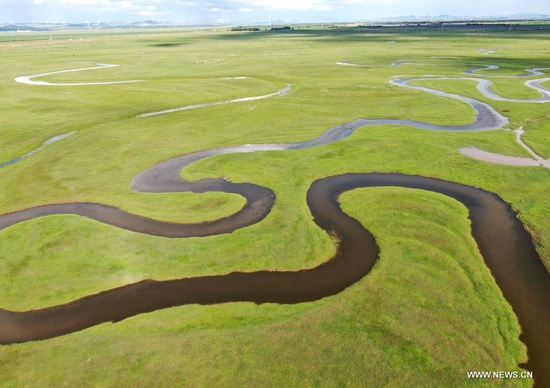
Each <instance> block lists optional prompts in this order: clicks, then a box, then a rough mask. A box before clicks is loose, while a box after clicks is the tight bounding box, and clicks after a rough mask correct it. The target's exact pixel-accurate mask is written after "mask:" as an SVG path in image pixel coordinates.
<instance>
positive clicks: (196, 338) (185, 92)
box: [0, 30, 550, 386]
mask: <svg viewBox="0 0 550 388" xmlns="http://www.w3.org/2000/svg"><path fill="white" fill-rule="evenodd" d="M57 38H58V39H56V40H52V41H48V40H41V39H36V40H32V39H29V40H22V39H17V40H13V41H6V42H0V55H1V56H2V59H3V60H2V63H0V70H1V71H0V74H2V77H1V78H0V92H2V93H1V94H0V100H1V102H2V104H0V117H1V118H0V121H1V122H2V125H0V136H1V138H2V145H1V146H0V162H2V161H5V160H9V159H11V158H13V157H16V156H18V155H21V154H23V153H25V152H28V151H30V150H31V149H33V148H36V147H38V146H39V145H40V144H41V143H42V142H43V141H45V140H47V139H49V138H51V137H52V136H55V135H58V134H61V133H66V132H69V131H73V130H77V131H78V132H77V133H76V134H74V135H72V136H71V137H69V138H67V139H64V140H62V141H60V142H58V143H56V144H53V145H51V146H49V147H48V148H46V149H44V150H42V151H40V152H39V153H37V154H35V155H33V156H31V157H29V158H27V159H24V160H23V161H21V162H19V163H17V164H15V165H12V166H8V167H5V168H2V169H0V179H1V180H2V183H3V184H2V185H1V187H0V213H1V214H3V213H6V212H10V211H14V210H17V209H21V208H25V207H29V206H37V205H41V204H45V203H53V202H66V201H92V202H100V203H105V204H109V205H114V206H118V207H121V208H123V209H125V210H127V211H131V212H134V213H137V214H142V215H146V216H150V217H154V218H158V219H163V220H169V221H179V222H200V221H204V220H212V219H216V218H219V217H223V216H226V215H229V214H232V213H233V212H235V211H236V210H238V209H240V208H241V207H242V206H243V204H244V201H243V199H242V198H240V197H237V196H234V195H226V194H220V193H209V194H191V193H183V194H142V193H135V192H133V191H131V189H130V181H131V179H132V177H133V176H135V175H136V174H137V173H139V172H141V171H143V170H144V169H146V168H148V167H150V166H151V165H153V164H155V163H157V162H159V161H162V160H165V159H168V158H170V157H174V156H178V155H183V154H185V153H189V152H193V151H198V150H203V149H210V148H216V147H225V146H231V145H242V144H254V143H278V142H296V141H303V140H309V139H313V138H315V137H317V136H319V135H320V134H321V133H322V132H323V131H325V130H326V129H328V128H330V127H332V126H335V125H339V124H342V123H345V122H350V121H352V120H355V119H357V118H361V117H364V118H396V119H412V120H418V121H428V122H431V123H438V124H448V125H450V124H453V125H454V124H464V123H469V122H471V121H472V120H473V115H474V112H473V111H472V110H471V108H470V107H469V106H468V105H466V104H463V103H461V102H459V101H455V100H452V99H447V98H442V97H437V96H433V95H430V94H427V93H424V92H421V91H417V90H409V89H403V88H399V87H396V86H392V85H390V84H389V83H388V80H389V79H390V77H392V76H395V75H408V76H421V75H423V74H440V75H448V76H460V72H461V71H462V70H465V69H471V68H475V66H472V65H471V64H479V63H481V64H484V63H487V64H496V65H499V66H501V70H499V71H497V72H495V74H506V75H509V74H519V73H522V72H523V70H524V69H525V68H530V67H544V66H545V65H543V63H546V61H547V60H548V54H547V41H546V38H545V37H544V36H526V35H524V34H518V35H514V34H509V35H506V36H505V37H501V36H499V35H495V34H479V35H469V36H468V39H467V40H465V39H464V37H463V36H462V33H461V34H458V33H457V34H453V33H452V32H449V33H448V34H439V33H438V34H436V33H433V32H430V31H427V32H425V33H422V32H418V31H416V32H414V33H411V34H405V33H402V32H401V33H393V32H392V33H383V32H379V33H378V32H375V31H370V30H369V31H366V32H361V33H358V32H353V33H349V32H346V31H340V32H338V31H323V30H321V31H307V32H300V31H295V32H293V33H291V34H271V33H229V32H219V33H194V32H178V31H170V32H159V33H156V34H151V33H147V34H141V33H138V32H135V33H132V34H112V35H111V34H106V35H102V36H98V35H95V34H87V33H82V34H81V35H78V36H76V35H74V33H71V34H70V35H63V34H60V35H59V36H58V37H57ZM387 41H395V43H392V44H388V43H387ZM491 47H497V48H498V50H497V51H496V52H495V53H493V54H491V55H485V54H483V51H480V50H479V48H491ZM434 56H437V57H446V56H449V57H450V56H452V57H453V59H441V60H438V59H434V58H432V57H434ZM404 58H414V62H418V63H422V64H421V65H412V64H409V65H402V66H391V63H393V62H395V61H397V60H399V59H404ZM338 61H350V62H357V63H361V64H362V65H363V66H361V67H351V66H339V65H337V64H336V63H337V62H338ZM83 62H86V63H84V64H83ZM90 62H93V63H95V62H100V63H116V64H120V66H119V67H116V68H110V69H102V70H93V71H83V72H74V73H66V74H57V75H52V76H49V77H44V79H43V80H45V81H46V80H47V81H49V82H98V81H109V80H129V79H139V80H143V82H140V83H134V84H120V85H97V86H80V87H76V86H72V87H71V86H51V87H49V86H48V87H46V86H42V87H41V86H31V85H22V84H17V83H15V82H14V81H13V79H14V78H15V77H17V76H21V75H30V74H38V73H44V72H48V71H56V70H61V69H68V68H78V67H84V66H87V65H89V63H90ZM442 64H445V66H442ZM238 76H246V77H251V78H250V79H233V80H222V79H219V78H226V77H238ZM286 84H292V89H291V92H290V93H289V94H288V95H286V96H280V97H272V98H269V99H264V100H256V101H248V102H242V103H235V104H227V105H219V106H215V107H209V108H201V109H195V110H190V111H184V112H177V113H172V114H166V115H160V116H154V117H147V118H136V117H135V116H136V115H138V114H140V113H145V112H151V111H157V110H164V109H170V108H177V107H179V106H185V105H189V104H198V103H204V102H213V101H224V100H229V99H234V98H239V97H247V96H255V95H263V94H269V93H272V92H274V91H276V90H279V89H281V88H282V87H284V86H285V85H286ZM418 84H419V85H423V86H429V87H433V88H437V89H440V90H445V91H448V92H451V93H457V94H461V95H465V96H468V97H473V98H477V99H480V100H483V101H485V102H487V103H489V104H490V105H492V106H493V107H495V109H497V110H499V111H501V112H503V114H505V115H506V116H507V117H509V118H510V121H511V125H510V127H511V128H516V127H518V126H520V125H524V126H525V129H526V135H525V140H526V142H528V144H529V145H530V146H532V147H533V149H535V150H536V151H537V152H541V154H542V155H543V156H544V155H545V151H544V150H546V149H547V148H548V140H547V138H546V136H545V124H544V123H546V122H547V105H544V104H517V103H508V102H495V101H492V100H488V99H484V97H483V96H481V95H480V94H479V92H477V90H476V89H475V84H474V83H473V82H468V81H435V80H432V81H418ZM494 90H495V91H497V92H498V93H501V94H502V95H504V96H506V97H524V96H525V97H531V93H530V92H529V91H528V90H527V91H526V90H525V86H524V85H523V81H521V80H507V79H498V80H495V88H494ZM544 119H546V120H544ZM531 123H533V124H531ZM465 146H476V147H479V148H482V149H485V150H487V151H490V152H497V153H502V154H507V155H517V156H527V155H526V154H525V151H524V150H523V149H522V148H521V147H520V146H519V145H518V144H517V143H516V141H515V135H514V133H512V132H511V131H492V132H482V133H443V132H432V131H421V130H417V129H413V128H409V127H403V126H389V125H377V126H371V127H365V128H361V129H359V130H357V131H356V132H355V133H354V134H353V135H352V136H351V137H349V138H347V139H345V140H342V141H340V142H337V143H334V144H330V145H326V146H322V147H317V148H312V149H307V150H302V151H285V152H258V153H254V154H231V155H224V156H218V157H214V158H210V159H206V160H203V161H201V162H199V163H196V164H193V165H191V166H189V167H188V168H186V169H185V170H184V171H182V175H183V176H185V177H186V178H187V179H191V180H194V179H203V178H208V177H225V178H226V179H228V180H231V181H233V182H253V183H256V184H261V185H265V186H268V187H270V188H271V189H273V190H274V191H275V192H276V195H277V202H276V205H275V207H274V209H273V211H272V212H271V213H270V214H269V215H268V216H267V218H266V219H265V220H264V221H262V222H261V223H259V224H257V225H253V226H251V227H248V228H245V229H241V230H238V231H236V232H234V233H232V234H230V235H221V236H216V237H207V238H191V239H181V240H179V239H166V238H157V237H151V236H146V235H140V234H136V233H131V232H128V231H124V230H119V229H116V228H113V227H110V226H106V225H102V224H99V223H97V222H94V221H90V220H87V219H83V218H79V217H76V216H50V217H45V218H42V219H37V220H33V221H29V222H25V223H22V224H19V225H16V226H14V227H11V228H9V229H6V230H2V231H0V276H1V278H2V279H3V281H2V282H0V307H3V308H7V309H13V310H27V309H36V308H41V307H47V306H51V305H54V304H58V303H63V302H67V301H70V300H73V299H75V298H79V297H82V296H84V295H87V294H90V293H95V292H99V291H102V290H106V289H109V288H112V287H116V286H120V285H123V284H128V283H132V282H135V281H139V280H141V279H147V278H154V279H169V278H176V277H187V276H197V275H208V274H223V273H228V272H231V271H255V270H260V269H272V270H275V269H278V270H298V269H301V268H305V267H312V266H315V265H318V264H320V263H322V262H324V261H326V260H328V259H329V258H330V257H331V256H332V255H333V254H334V250H335V248H334V244H333V242H332V241H331V239H330V238H329V237H328V236H326V235H325V234H324V232H322V231H321V230H320V229H319V228H318V227H317V226H316V225H315V224H314V222H313V221H312V219H311V215H310V214H309V210H308V208H307V206H306V204H305V195H306V192H307V189H308V187H309V185H310V184H311V182H312V181H314V180H315V179H318V178H321V177H324V176H329V175H335V174H341V173H345V172H373V171H376V172H401V173H407V174H416V175H423V176H430V177H437V178H442V179H447V180H452V181H456V182H460V183H464V184H468V185H472V186H479V187H482V188H484V189H486V190H490V191H494V192H496V193H497V194H499V195H500V196H501V197H502V198H504V199H505V200H506V201H508V202H510V203H511V204H512V206H513V207H514V208H515V209H516V210H518V211H519V216H520V218H521V219H522V221H523V222H524V223H525V224H526V225H527V227H528V228H529V230H530V231H531V233H532V235H533V237H534V239H535V242H536V245H537V249H538V251H539V254H540V255H541V258H542V260H543V261H544V263H545V264H546V265H547V267H550V218H549V216H548V210H547V209H548V208H549V206H550V198H549V196H548V194H547V193H548V192H549V189H550V180H549V178H550V176H549V172H548V171H547V170H545V169H542V168H535V167H509V166H499V165H494V164H490V163H487V162H482V161H477V160H473V159H469V158H467V157H465V156H463V155H461V154H460V153H459V152H457V151H456V150H457V148H460V147H465ZM341 202H342V205H343V209H344V210H345V211H346V212H348V213H349V214H351V215H352V216H354V217H356V218H357V219H359V220H360V221H361V222H362V223H363V224H364V225H365V227H367V228H368V229H369V230H371V231H372V232H373V234H374V235H375V236H376V238H377V241H378V243H379V245H380V248H381V256H380V261H379V263H378V264H377V265H376V267H375V269H374V270H373V272H372V273H371V274H369V275H368V276H366V277H365V278H364V279H362V280H361V281H360V282H358V283H357V284H355V285H353V286H352V287H350V288H349V289H348V290H346V291H344V292H342V293H341V294H338V295H335V296H333V297H330V298H326V299H323V300H321V301H318V302H314V303H306V304H299V305H293V306H279V305H262V306H255V305H253V304H249V303H232V304H225V305H219V306H209V307H205V306H183V307H177V308H173V309H169V310H163V311H157V312H154V313H150V314H144V315H140V316H137V317H134V318H131V319H127V320H125V321H123V322H120V323H117V324H104V325H101V326H98V327H95V328H91V329H89V330H85V331H82V332H79V333H74V334H71V335H68V336H64V337H60V338H55V339H51V340H47V341H40V342H34V343H27V344H21V345H10V346H3V347H0V374H1V375H2V377H3V381H2V384H3V385H5V386H23V385H32V384H34V382H36V381H40V382H41V385H46V386H59V385H69V386H73V385H79V386H113V385H117V386H148V385H166V386H170V385H187V386H242V385H254V386H304V385H305V386H308V385H309V386H374V385H383V384H387V385H389V386H402V385H404V384H406V385H412V386H469V385H475V386H483V384H484V382H483V381H471V380H467V379H466V371H469V370H515V369H516V368H517V365H518V363H520V362H522V361H525V359H526V352H525V349H524V347H523V345H522V343H521V342H520V341H519V338H518V336H519V333H520V329H519V327H518V324H517V321H516V318H515V316H514V314H513V312H512V311H511V308H510V307H509V306H508V304H507V303H506V301H505V300H504V299H503V298H502V295H501V294H500V291H499V289H498V287H497V286H496V285H495V283H494V281H493V279H492V277H491V275H490V273H489V271H488V270H487V269H486V267H485V266H484V264H483V260H482V258H481V257H480V255H479V253H478V251H477V247H476V245H475V242H474V241H473V239H472V238H471V236H470V232H469V223H468V220H467V218H466V210H465V209H464V208H462V207H461V206H460V205H458V204H457V203H455V202H454V201H452V200H449V199H447V198H442V197H440V196H437V195H434V194H428V193H419V192H416V191H412V190H397V189H384V188H381V189H370V190H356V191H353V192H350V193H347V194H345V195H344V196H343V197H342V199H341ZM275 360H277V361H276V362H275ZM493 383H494V381H487V382H486V385H487V386H493V385H492V384H493ZM530 383H531V382H530V381H529V380H527V381H520V380H510V381H506V384H509V386H524V385H529V384H530Z"/></svg>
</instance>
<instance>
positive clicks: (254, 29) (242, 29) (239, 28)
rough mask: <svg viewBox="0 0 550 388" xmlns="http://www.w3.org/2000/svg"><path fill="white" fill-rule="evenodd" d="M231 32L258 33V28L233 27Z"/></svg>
mask: <svg viewBox="0 0 550 388" xmlns="http://www.w3.org/2000/svg"><path fill="white" fill-rule="evenodd" d="M231 31H260V29H259V28H258V27H233V28H231Z"/></svg>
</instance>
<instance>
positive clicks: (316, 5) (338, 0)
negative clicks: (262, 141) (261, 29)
mask: <svg viewBox="0 0 550 388" xmlns="http://www.w3.org/2000/svg"><path fill="white" fill-rule="evenodd" d="M516 13H538V14H550V1H549V0H454V1H450V0H207V1H195V0H0V23H2V22H3V23H12V22H15V23H21V22H33V21H35V22H36V23H43V22H47V23H61V22H64V23H80V22H85V21H89V22H93V23H97V22H101V21H102V22H110V21H124V22H135V21H144V20H155V21H163V22H178V23H190V24H201V23H225V24H241V23H244V22H248V23H253V22H265V21H269V20H274V21H275V20H282V21H285V22H312V21H317V22H323V21H361V20H372V19H378V18H385V17H393V16H404V15H417V16H424V15H430V16H438V15H456V16H482V15H510V14H516Z"/></svg>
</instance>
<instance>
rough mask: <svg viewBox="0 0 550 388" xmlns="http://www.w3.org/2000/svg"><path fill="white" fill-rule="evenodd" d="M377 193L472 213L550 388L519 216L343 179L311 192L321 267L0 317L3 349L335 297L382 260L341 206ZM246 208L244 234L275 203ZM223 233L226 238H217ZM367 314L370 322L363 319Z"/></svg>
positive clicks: (549, 361)
mask: <svg viewBox="0 0 550 388" xmlns="http://www.w3.org/2000/svg"><path fill="white" fill-rule="evenodd" d="M381 186H396V187H405V188H415V189H422V190H428V191H432V192H436V193H440V194H443V195H447V196H449V197H452V198H455V199H456V200H458V201H460V202H462V203H463V204H464V205H465V206H466V207H467V208H468V210H469V217H470V219H471V222H472V234H473V236H474V238H475V240H476V242H477V244H478V246H479V249H480V252H481V254H482V256H483V258H484V260H485V262H486V264H487V266H488V267H489V268H490V270H491V273H492V274H493V276H494V278H495V280H496V282H497V284H498V285H499V287H500V289H501V290H502V293H503V294H504V296H505V298H506V299H507V300H508V302H509V303H510V304H511V305H512V307H513V310H514V312H515V313H516V314H517V316H518V319H519V322H520V324H521V327H522V329H523V334H522V336H521V339H522V341H523V342H524V343H525V344H526V345H527V348H528V355H529V362H528V363H527V364H526V365H524V367H525V368H527V369H529V370H532V371H533V372H534V375H535V379H536V383H537V385H539V386H550V357H548V355H549V354H550V306H549V301H550V275H549V274H548V272H547V271H546V269H545V267H544V265H543V264H542V262H541V260H540V258H539V256H538V255H537V252H536V251H535V248H534V246H533V243H532V240H531V237H530V235H529V234H528V232H527V231H526V230H525V228H524V227H523V225H522V223H521V222H520V221H519V220H518V218H517V217H516V214H515V212H514V211H513V210H512V209H511V207H510V205H508V204H507V203H506V202H504V201H503V200H502V199H500V197H498V196H497V195H496V194H493V193H490V192H487V191H484V190H481V189H478V188H474V187H470V186H465V185H461V184H458V183H454V182H448V181H443V180H439V179H433V178H424V177H418V176H407V175H401V174H374V173H373V174H345V175H338V176H333V177H329V178H324V179H320V180H318V181H315V182H314V183H313V184H312V185H311V187H310V189H309V191H308V194H307V204H308V206H309V207H310V210H311V213H312V215H313V217H314V219H315V222H316V223H317V224H318V225H319V226H320V227H321V228H322V229H324V230H325V231H326V232H327V233H329V234H331V235H332V236H336V237H337V239H338V241H339V245H338V249H337V253H336V255H335V256H334V257H333V258H331V259H330V260H329V261H327V262H325V263H323V264H321V265H319V266H318V267H315V268H312V269H305V270H300V271H296V272H278V271H257V272H250V273H244V272H232V273H229V274H225V275H217V276H201V277H194V278H183V279H174V280H166V281H155V280H144V281H141V282H138V283H135V284H130V285H126V286H123V287H119V288H115V289H111V290H108V291H104V292H101V293H98V294H94V295H89V296H86V297H83V298H81V299H78V300H75V301H73V302H70V303H67V304H62V305H58V306H53V307H49V308H44V309H39V310H31V311H25V312H15V311H8V310H3V309H0V343H2V344H11V343H18V342H25V341H33V340H41V339H47V338H51V337H55V336H59V335H63V334H67V333H72V332H75V331H79V330H82V329H85V328H87V327H90V326H94V325H97V324H100V323H103V322H116V321H120V320H123V319H125V318H128V317H131V316H134V315H137V314H141V313H145V312H150V311H154V310H157V309H162V308H167V307H172V306H179V305H184V304H204V305H208V304H216V303H226V302H238V301H248V302H254V303H258V304H260V303H280V304H292V303H300V302H307V301H314V300H318V299H320V298H323V297H326V296H329V295H334V294H337V293H339V292H341V291H343V290H344V289H346V288H347V287H349V286H350V285H352V284H354V283H355V282H357V281H358V280H360V279H361V278H363V277H364V276H365V275H367V274H368V273H369V272H370V270H371V269H372V267H373V266H374V264H375V263H376V261H377V260H378V253H379V249H378V247H377V245H376V244H375V241H374V238H373V236H372V235H371V234H370V233H369V232H368V231H367V230H366V229H365V228H363V226H362V225H361V224H360V223H359V222H358V221H357V220H355V219H353V218H351V217H350V216H348V215H346V214H345V213H343V212H342V211H341V209H340V206H339V204H338V196H339V195H340V194H341V193H343V192H345V191H348V190H353V189H355V188H360V187H381ZM247 189H248V187H247ZM247 199H248V203H249V204H248V205H247V206H250V203H256V204H257V208H255V211H254V212H252V214H253V216H252V217H249V218H248V219H247V220H245V221H244V223H243V220H239V217H241V216H242V214H243V213H245V214H246V212H247V210H246V207H247V206H245V208H244V209H243V210H242V211H241V212H239V213H237V214H235V215H233V216H231V217H236V218H235V219H237V220H239V221H238V223H239V225H240V227H242V226H243V225H244V224H247V223H255V222H257V219H258V217H259V218H263V217H265V215H266V214H267V213H268V212H269V209H270V208H271V207H272V205H273V203H274V200H275V196H274V195H273V194H272V193H271V192H262V191H259V192H257V193H253V194H250V195H249V198H247ZM58 206H62V205H58ZM67 206H71V207H72V208H71V209H66V208H65V209H63V208H57V209H55V210H57V211H53V210H54V209H50V210H49V211H47V213H48V214H59V213H63V214H65V213H73V214H80V215H83V216H90V214H88V213H90V212H91V213H94V212H96V213H98V214H101V217H97V216H93V214H92V218H95V219H100V220H101V221H102V222H105V223H108V224H112V225H116V226H119V227H126V226H125V225H126V224H127V225H131V224H132V222H134V221H132V219H129V220H126V221H124V222H120V219H121V214H128V213H124V212H121V211H120V210H119V209H117V208H114V207H110V206H105V205H99V204H67ZM90 206H91V209H92V210H90ZM95 207H100V209H99V210H97V209H95ZM47 208H48V207H47V206H46V207H36V208H32V209H27V210H26V211H23V212H27V213H25V214H24V217H22V219H31V218H35V217H40V216H42V215H44V209H47ZM260 208H263V211H262V210H261V209H260ZM69 210H70V211H69ZM20 213H21V212H18V213H11V214H7V215H3V216H0V228H5V227H7V226H9V225H13V224H14V223H17V222H20V221H21V220H14V219H10V217H12V218H13V216H14V215H17V214H20ZM239 214H240V215H239ZM130 216H131V217H139V216H134V215H130ZM231 217H229V219H230V218H231ZM122 218H124V217H122ZM245 218H246V217H245ZM226 221H227V219H226ZM229 221H231V219H230V220H229ZM149 222H150V224H148V223H149ZM125 223H126V224H125ZM136 223H137V224H138V225H140V226H139V227H134V228H130V229H131V230H138V229H139V231H141V232H144V233H149V232H150V231H149V230H148V229H147V228H148V227H149V228H150V229H151V230H153V231H156V233H153V234H156V235H162V234H163V233H167V234H169V235H171V236H172V237H174V236H180V235H181V234H182V233H181V228H182V225H181V224H174V223H161V224H164V225H163V226H162V228H164V229H162V228H161V229H158V223H159V221H156V220H149V219H147V218H145V217H139V220H138V221H136ZM227 224H228V225H229V227H228V229H227V230H234V229H235V227H234V226H233V227H232V226H231V225H230V224H231V222H228V223H227ZM210 227H211V226H208V224H205V226H204V228H206V230H208V228H210ZM193 228H194V229H195V230H196V231H199V230H200V229H201V225H193ZM171 229H174V230H175V232H174V231H172V230H171ZM222 229H223V228H222ZM159 230H161V232H159ZM219 232H221V233H223V230H220V231H219ZM184 234H185V233H184ZM199 234H200V235H203V234H201V233H199ZM195 235H196V234H195ZM281 243H285V242H281ZM365 313H367V314H368V311H366V312H365Z"/></svg>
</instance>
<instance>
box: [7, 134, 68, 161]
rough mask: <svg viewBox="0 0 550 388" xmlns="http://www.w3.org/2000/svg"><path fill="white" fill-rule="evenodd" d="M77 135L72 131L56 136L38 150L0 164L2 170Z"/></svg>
mask: <svg viewBox="0 0 550 388" xmlns="http://www.w3.org/2000/svg"><path fill="white" fill-rule="evenodd" d="M75 133H76V131H72V132H68V133H64V134H62V135H57V136H54V137H52V138H50V139H48V140H46V141H45V142H44V143H42V144H41V145H40V147H38V148H35V149H34V150H32V151H29V152H27V153H26V154H23V155H21V156H18V157H16V158H13V159H11V160H8V161H7V162H2V163H0V168H2V167H6V166H10V165H12V164H15V163H17V162H19V161H21V160H23V159H25V158H26V157H29V156H31V155H34V154H35V153H37V152H38V151H41V150H43V149H44V148H46V147H47V146H49V145H52V144H54V143H57V142H58V141H60V140H63V139H65V138H67V137H69V136H71V135H74V134H75Z"/></svg>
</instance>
